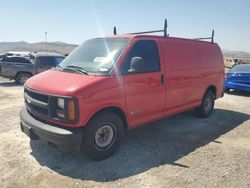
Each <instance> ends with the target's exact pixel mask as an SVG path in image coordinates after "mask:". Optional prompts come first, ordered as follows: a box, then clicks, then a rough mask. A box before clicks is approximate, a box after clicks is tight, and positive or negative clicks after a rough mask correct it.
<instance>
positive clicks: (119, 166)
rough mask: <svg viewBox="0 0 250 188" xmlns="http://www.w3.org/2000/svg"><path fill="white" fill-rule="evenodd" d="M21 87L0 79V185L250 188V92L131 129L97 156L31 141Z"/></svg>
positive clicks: (228, 95) (230, 96) (238, 93)
mask: <svg viewBox="0 0 250 188" xmlns="http://www.w3.org/2000/svg"><path fill="white" fill-rule="evenodd" d="M22 96H23V87H22V86H17V85H15V84H14V83H13V82H10V81H8V80H7V79H3V78H1V77H0V158H1V160H0V178H1V179H0V187H132V188H133V187H135V188H138V187H213V186H216V187H240V188H243V187H250V157H249V156H250V94H248V93H241V92H232V93H231V94H227V95H225V97H224V98H223V99H219V100H218V101H216V106H215V108H216V109H215V111H214V113H213V114H212V116H211V117H210V118H208V119H199V118H197V117H195V115H194V112H193V111H189V112H185V113H182V114H179V115H176V116H174V117H171V118H168V119H165V120H161V121H159V122H156V123H154V124H152V125H149V126H144V127H141V128H138V129H135V130H131V131H129V132H128V133H127V134H126V136H125V140H124V142H123V144H122V146H121V147H120V149H119V150H118V152H117V153H116V154H115V155H114V156H113V157H111V158H109V159H107V160H105V161H100V162H94V161H91V160H89V159H88V158H87V157H86V156H85V155H82V154H79V153H76V154H72V153H63V152H60V151H58V150H56V149H54V148H51V147H49V146H47V145H45V144H43V143H42V142H40V141H32V142H31V141H30V140H29V138H28V137H27V136H26V135H24V134H23V133H21V131H20V128H19V110H20V108H21V106H22V105H23V97H22Z"/></svg>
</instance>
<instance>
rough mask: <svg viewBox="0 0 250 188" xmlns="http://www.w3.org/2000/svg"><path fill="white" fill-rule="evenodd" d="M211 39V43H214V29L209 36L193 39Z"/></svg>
mask: <svg viewBox="0 0 250 188" xmlns="http://www.w3.org/2000/svg"><path fill="white" fill-rule="evenodd" d="M209 39H210V40H211V42H212V43H214V30H213V31H212V36H211V37H204V38H195V39H194V40H209Z"/></svg>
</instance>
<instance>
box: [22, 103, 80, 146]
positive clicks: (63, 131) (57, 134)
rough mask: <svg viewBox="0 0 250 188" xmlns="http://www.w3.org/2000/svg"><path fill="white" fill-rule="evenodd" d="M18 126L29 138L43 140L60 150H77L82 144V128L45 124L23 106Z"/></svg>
mask: <svg viewBox="0 0 250 188" xmlns="http://www.w3.org/2000/svg"><path fill="white" fill-rule="evenodd" d="M20 120H21V122H20V124H21V125H20V126H21V130H22V132H24V133H25V134H26V135H27V136H28V137H30V139H31V140H38V139H39V140H43V141H45V142H47V143H49V144H51V143H52V144H53V145H55V146H57V147H58V148H59V149H62V150H67V151H68V150H79V149H80V147H81V145H82V135H83V134H82V132H83V130H82V128H65V127H59V126H54V125H50V124H47V123H46V124H45V123H43V122H40V121H38V120H36V119H35V118H33V117H32V116H31V115H30V114H29V113H28V111H27V110H26V108H25V107H23V108H22V109H21V111H20Z"/></svg>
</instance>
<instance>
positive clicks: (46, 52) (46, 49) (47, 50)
mask: <svg viewBox="0 0 250 188" xmlns="http://www.w3.org/2000/svg"><path fill="white" fill-rule="evenodd" d="M45 47H46V56H47V52H48V46H47V31H46V32H45Z"/></svg>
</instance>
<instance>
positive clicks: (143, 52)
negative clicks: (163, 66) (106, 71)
mask: <svg viewBox="0 0 250 188" xmlns="http://www.w3.org/2000/svg"><path fill="white" fill-rule="evenodd" d="M133 57H140V58H142V63H143V66H142V67H143V68H142V69H141V70H140V71H136V72H135V73H142V72H157V71H159V70H160V63H159V55H158V49H157V45H156V42H155V41H153V40H139V41H137V42H136V43H135V44H134V46H133V47H132V49H131V50H130V52H129V53H128V55H127V57H126V59H125V61H124V62H123V64H122V66H121V69H120V72H121V73H122V74H126V73H128V72H130V71H129V69H131V60H132V59H133Z"/></svg>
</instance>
